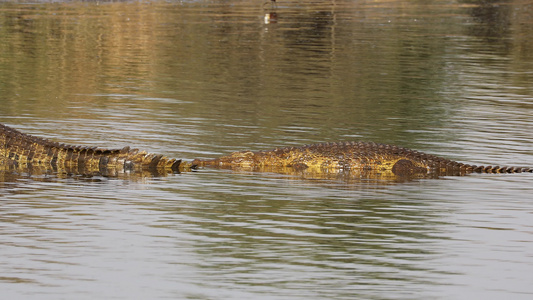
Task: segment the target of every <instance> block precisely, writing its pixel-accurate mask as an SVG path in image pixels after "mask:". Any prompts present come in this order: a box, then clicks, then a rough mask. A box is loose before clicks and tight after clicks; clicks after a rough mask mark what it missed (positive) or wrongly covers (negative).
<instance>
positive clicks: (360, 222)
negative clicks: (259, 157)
mask: <svg viewBox="0 0 533 300" xmlns="http://www.w3.org/2000/svg"><path fill="white" fill-rule="evenodd" d="M274 13H275V14H276V15H273V14H274ZM265 15H269V16H271V18H270V20H267V21H268V22H265ZM532 40H533V6H531V4H530V3H529V1H521V0H516V1H500V2H494V3H492V2H491V1H411V2H408V3H406V2H405V1H334V0H332V1H286V0H283V1H282V0H278V1H277V8H273V7H271V5H270V4H269V3H267V4H266V5H264V6H263V3H262V1H182V2H179V1H176V2H173V1H151V2H61V1H54V2H50V3H49V2H43V3H35V2H26V3H25V2H17V3H14V2H2V3H0V41H1V42H0V122H1V123H4V124H7V125H9V126H13V127H16V128H18V129H21V130H24V131H25V132H28V133H31V134H35V135H39V136H45V137H49V138H52V139H56V140H60V141H64V142H68V143H74V144H83V145H98V146H104V147H122V146H125V145H131V146H135V147H139V148H143V149H146V150H149V151H152V152H156V153H163V154H166V155H169V156H174V157H179V158H183V159H188V160H190V159H193V158H209V157H215V156H217V155H220V154H227V153H229V152H231V151H236V150H245V149H252V150H259V149H270V148H273V147H276V146H287V145H300V144H305V143H313V142H323V141H337V140H373V141H376V142H383V143H393V144H400V145H402V146H407V147H411V148H416V149H418V150H422V151H425V152H428V153H432V154H438V155H443V156H446V157H449V158H453V159H455V160H460V161H464V162H469V163H474V164H493V165H494V164H499V165H520V166H522V165H523V166H531V165H533V153H532V146H533V142H532V141H533V84H532V83H533V71H532V70H533V44H532V42H531V41H532ZM1 175H2V177H1V179H2V181H1V183H0V201H1V202H2V205H1V206H0V270H1V274H0V290H1V291H2V296H1V297H2V298H4V297H5V298H6V299H61V298H65V299H159V298H174V299H502V298H504V299H529V298H531V297H532V296H533V275H531V269H532V268H533V262H532V260H531V257H532V256H533V234H532V232H533V231H532V225H531V214H532V213H533V196H532V194H533V187H532V186H533V185H532V181H533V175H532V174H517V175H491V174H475V175H471V176H466V177H447V178H443V179H439V180H420V181H414V182H408V183H403V184H376V183H375V182H372V181H365V180H348V181H347V180H299V179H298V178H294V177H290V176H289V177H287V176H282V175H276V174H264V173H263V174H258V173H238V172H231V171H221V170H210V169H204V170H200V171H198V172H194V173H186V174H177V175H172V176H168V177H153V178H150V177H147V178H143V179H142V180H130V179H128V178H117V179H113V178H111V179H109V178H104V177H98V178H90V179H87V178H78V177H67V178H63V177H62V176H55V175H54V174H52V175H46V176H45V175H39V176H28V175H27V174H17V173H5V172H4V173H2V174H1Z"/></svg>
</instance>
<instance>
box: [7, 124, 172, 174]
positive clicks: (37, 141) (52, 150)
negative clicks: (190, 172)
mask: <svg viewBox="0 0 533 300" xmlns="http://www.w3.org/2000/svg"><path fill="white" fill-rule="evenodd" d="M0 163H1V164H2V165H3V166H4V167H28V166H31V167H32V168H48V169H53V170H59V171H65V172H72V173H80V174H83V173H86V174H88V173H93V172H102V173H108V171H110V170H111V171H117V172H123V171H126V170H135V169H137V170H146V169H149V170H154V171H159V172H167V171H168V172H170V171H179V167H180V164H181V160H177V159H171V158H167V157H165V156H163V155H156V154H151V153H147V152H145V151H139V150H138V149H130V148H129V147H125V148H122V149H102V148H96V147H84V146H71V145H65V144H60V143H57V142H53V141H50V140H48V139H44V138H40V137H35V136H32V135H29V134H25V133H22V132H20V131H18V130H16V129H13V128H11V127H8V126H5V125H3V124H0ZM104 171H105V172H104Z"/></svg>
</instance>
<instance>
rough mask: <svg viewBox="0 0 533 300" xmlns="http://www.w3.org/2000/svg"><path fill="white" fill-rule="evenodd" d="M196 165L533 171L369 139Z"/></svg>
mask: <svg viewBox="0 0 533 300" xmlns="http://www.w3.org/2000/svg"><path fill="white" fill-rule="evenodd" d="M192 165H193V166H212V167H218V168H231V169H264V168H269V169H272V168H273V167H274V168H282V169H287V168H292V169H299V170H306V172H313V173H332V172H339V171H344V172H351V173H357V174H360V173H361V172H365V173H369V172H381V173H384V174H385V173H392V174H394V175H397V176H398V175H399V176H402V175H409V176H410V175H414V174H437V175H464V174H468V173H472V172H484V173H520V172H533V169H532V168H516V167H498V166H495V167H492V166H488V167H484V166H474V165H468V164H463V163H459V162H456V161H452V160H449V159H445V158H441V157H438V156H434V155H429V154H425V153H422V152H418V151H415V150H410V149H406V148H401V147H398V146H393V145H385V144H376V143H366V142H341V143H322V144H314V145H306V146H302V147H288V148H278V149H275V150H272V151H259V152H251V151H245V152H234V153H232V154H230V155H228V156H223V157H220V158H217V159H213V160H203V161H202V160H194V161H193V162H192Z"/></svg>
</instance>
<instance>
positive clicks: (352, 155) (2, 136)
mask: <svg viewBox="0 0 533 300" xmlns="http://www.w3.org/2000/svg"><path fill="white" fill-rule="evenodd" d="M0 165H2V166H4V168H5V167H6V166H7V167H18V168H28V167H32V168H35V167H40V168H47V169H52V170H56V171H60V172H67V173H76V174H91V173H99V174H110V172H109V171H110V170H111V171H114V172H113V173H117V172H122V173H123V172H125V171H130V170H131V171H139V170H143V171H146V170H148V171H151V172H153V173H155V174H167V173H172V172H180V171H188V170H191V169H196V168H198V167H204V166H210V167H216V168H227V169H236V170H254V171H272V172H278V173H296V172H304V173H306V174H321V175H324V174H340V173H342V174H344V175H346V174H348V175H355V176H357V175H359V176H362V175H367V176H380V177H382V178H383V177H387V176H396V177H397V176H409V177H413V176H415V177H428V176H427V175H431V176H429V177H438V176H441V175H464V174H469V173H473V172H480V173H481V172H483V173H521V172H533V168H525V167H499V166H495V167H493V166H487V167H485V166H474V165H468V164H463V163H460V162H456V161H452V160H449V159H445V158H442V157H438V156H434V155H430V154H425V153H422V152H419V151H415V150H410V149H407V148H401V147H397V146H393V145H385V144H377V143H368V142H342V143H322V144H314V145H306V146H302V147H287V148H277V149H274V150H271V151H258V152H252V151H244V152H234V153H232V154H230V155H228V156H223V157H220V158H217V159H212V160H198V159H196V160H194V161H192V162H191V163H186V162H182V161H181V160H179V159H173V158H168V157H165V156H163V155H157V154H151V153H147V152H145V151H139V150H138V149H130V148H129V147H125V148H122V149H102V148H96V147H84V146H71V145H65V144H60V143H57V142H53V141H50V140H48V139H44V138H40V137H35V136H32V135H28V134H25V133H22V132H20V131H18V130H16V129H13V128H11V127H8V126H5V125H2V124H0Z"/></svg>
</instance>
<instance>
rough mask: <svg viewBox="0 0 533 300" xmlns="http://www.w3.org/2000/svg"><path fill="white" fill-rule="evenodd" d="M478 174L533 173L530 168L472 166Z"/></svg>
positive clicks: (473, 170)
mask: <svg viewBox="0 0 533 300" xmlns="http://www.w3.org/2000/svg"><path fill="white" fill-rule="evenodd" d="M470 167H471V168H472V172H476V173H533V168H530V167H500V166H470Z"/></svg>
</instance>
